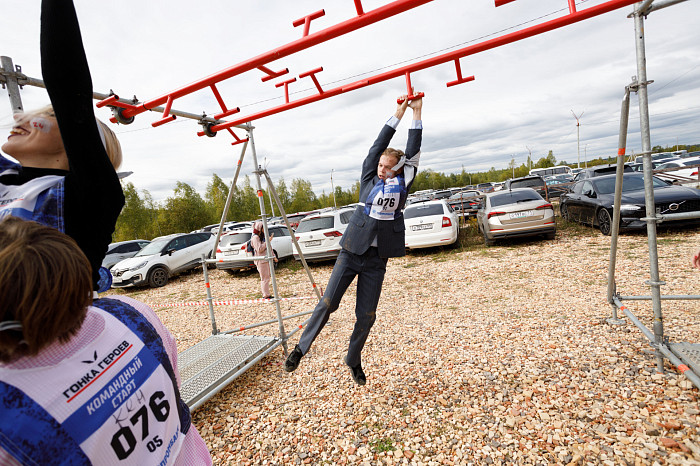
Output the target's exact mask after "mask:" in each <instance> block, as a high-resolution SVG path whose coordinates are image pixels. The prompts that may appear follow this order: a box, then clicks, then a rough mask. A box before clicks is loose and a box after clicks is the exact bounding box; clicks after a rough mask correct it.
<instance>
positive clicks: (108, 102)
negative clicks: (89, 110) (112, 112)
mask: <svg viewBox="0 0 700 466" xmlns="http://www.w3.org/2000/svg"><path fill="white" fill-rule="evenodd" d="M117 100H119V96H118V95H117V94H112V95H110V96H109V97H107V98H106V99H104V100H100V101H99V102H97V103H96V104H95V107H97V108H102V107H104V106H105V105H113V104H114V102H116V101H117Z"/></svg>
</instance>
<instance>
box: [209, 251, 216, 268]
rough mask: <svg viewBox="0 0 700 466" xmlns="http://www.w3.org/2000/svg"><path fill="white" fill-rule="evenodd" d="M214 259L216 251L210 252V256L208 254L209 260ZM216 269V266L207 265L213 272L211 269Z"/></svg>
mask: <svg viewBox="0 0 700 466" xmlns="http://www.w3.org/2000/svg"><path fill="white" fill-rule="evenodd" d="M213 257H214V251H213V250H212V251H209V254H207V259H212V258H213ZM215 268H216V264H209V263H207V269H209V270H211V269H215Z"/></svg>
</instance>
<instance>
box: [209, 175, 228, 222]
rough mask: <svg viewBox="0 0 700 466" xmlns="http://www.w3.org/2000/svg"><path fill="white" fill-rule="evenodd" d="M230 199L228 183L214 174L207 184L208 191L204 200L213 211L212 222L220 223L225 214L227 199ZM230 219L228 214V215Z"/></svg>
mask: <svg viewBox="0 0 700 466" xmlns="http://www.w3.org/2000/svg"><path fill="white" fill-rule="evenodd" d="M227 197H228V186H226V183H224V181H223V180H222V179H221V178H220V177H219V175H217V174H216V173H214V174H213V175H212V177H211V181H210V182H209V184H207V190H206V192H205V193H204V198H205V199H206V201H207V204H208V207H209V209H210V211H211V216H212V221H213V222H217V221H220V219H221V216H222V215H223V213H224V207H226V198H227ZM226 218H227V219H228V212H227V215H226Z"/></svg>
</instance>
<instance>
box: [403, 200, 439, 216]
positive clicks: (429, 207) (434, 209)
mask: <svg viewBox="0 0 700 466" xmlns="http://www.w3.org/2000/svg"><path fill="white" fill-rule="evenodd" d="M442 214H443V211H442V204H423V205H418V206H411V207H409V208H407V209H406V211H405V212H404V214H403V217H404V218H405V219H409V218H416V217H427V216H428V215H442Z"/></svg>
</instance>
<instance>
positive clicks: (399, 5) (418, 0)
mask: <svg viewBox="0 0 700 466" xmlns="http://www.w3.org/2000/svg"><path fill="white" fill-rule="evenodd" d="M431 1H432V0H395V1H393V2H391V3H389V4H387V5H384V6H381V7H379V8H376V9H374V10H372V11H370V12H366V13H363V14H358V16H356V17H354V18H351V19H348V20H346V21H343V22H341V23H338V24H336V25H334V26H331V27H329V28H326V29H323V30H321V31H318V32H315V33H313V34H309V35H306V36H304V37H302V38H301V39H298V40H295V41H293V42H290V43H289V44H287V45H284V46H282V47H280V48H277V49H275V50H271V51H269V52H266V53H263V54H262V55H258V56H257V57H254V58H251V59H249V60H246V61H244V62H241V63H239V64H237V65H234V66H232V67H230V68H226V69H225V70H222V71H219V72H218V73H215V74H212V75H210V76H208V77H206V78H204V79H202V80H199V81H195V82H193V83H191V84H188V85H187V86H185V87H182V88H180V89H176V90H174V91H172V92H168V93H167V94H164V95H162V96H160V97H157V98H155V99H153V100H149V101H147V102H143V103H142V104H140V105H138V106H135V107H133V108H128V109H125V110H124V112H123V115H124V117H126V118H130V117H132V116H135V115H138V114H140V113H144V112H145V111H147V110H148V109H151V108H154V107H158V106H159V105H163V104H164V103H166V102H167V101H168V98H172V99H173V100H174V99H178V98H180V97H183V96H185V95H188V94H191V93H193V92H196V91H198V90H201V89H203V88H205V87H210V86H211V85H212V84H216V83H218V82H220V81H223V80H225V79H229V78H231V77H233V76H237V75H239V74H242V73H245V72H246V71H250V70H252V69H254V68H259V67H261V66H264V65H266V64H268V63H270V62H272V61H274V60H279V59H280V58H283V57H286V56H288V55H291V54H293V53H296V52H299V51H301V50H305V49H307V48H309V47H313V46H314V45H318V44H320V43H322V42H326V41H328V40H331V39H334V38H336V37H339V36H342V35H344V34H347V33H349V32H352V31H355V30H357V29H361V28H363V27H365V26H368V25H370V24H374V23H376V22H379V21H382V20H385V19H387V18H390V17H392V16H395V15H397V14H399V13H403V12H405V11H408V10H410V9H412V8H416V7H418V6H420V5H423V4H425V3H429V2H431ZM357 4H358V2H356V5H357ZM358 12H359V9H358Z"/></svg>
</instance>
